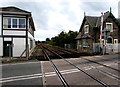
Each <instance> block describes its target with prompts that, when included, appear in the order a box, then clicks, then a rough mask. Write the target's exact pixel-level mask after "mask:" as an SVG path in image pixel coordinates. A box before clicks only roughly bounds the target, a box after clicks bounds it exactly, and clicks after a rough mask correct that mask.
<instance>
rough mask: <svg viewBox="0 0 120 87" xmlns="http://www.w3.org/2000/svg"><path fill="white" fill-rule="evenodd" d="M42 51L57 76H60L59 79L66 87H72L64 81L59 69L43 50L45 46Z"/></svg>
mask: <svg viewBox="0 0 120 87" xmlns="http://www.w3.org/2000/svg"><path fill="white" fill-rule="evenodd" d="M41 49H42V51H43V52H44V54H45V56H46V58H48V60H49V61H50V64H51V66H52V68H53V70H54V71H55V72H56V74H57V75H58V77H59V79H60V80H61V82H62V84H63V86H64V87H70V86H69V84H68V83H67V82H66V80H65V79H64V77H63V76H62V74H61V73H60V71H59V69H58V68H57V67H56V65H55V64H54V63H53V61H52V60H51V59H50V58H49V56H48V55H47V52H46V51H45V50H44V49H43V46H41Z"/></svg>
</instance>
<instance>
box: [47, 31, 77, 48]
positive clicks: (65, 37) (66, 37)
mask: <svg viewBox="0 0 120 87" xmlns="http://www.w3.org/2000/svg"><path fill="white" fill-rule="evenodd" d="M77 35H78V32H77V31H75V32H74V31H71V30H70V31H69V32H68V33H66V32H64V31H62V32H61V33H60V34H58V36H55V37H52V38H51V39H50V38H46V41H45V43H46V44H50V45H53V46H60V47H64V44H76V40H75V38H76V36H77Z"/></svg>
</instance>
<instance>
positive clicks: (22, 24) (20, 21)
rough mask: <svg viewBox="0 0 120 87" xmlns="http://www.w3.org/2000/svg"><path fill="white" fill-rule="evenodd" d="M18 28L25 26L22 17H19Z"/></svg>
mask: <svg viewBox="0 0 120 87" xmlns="http://www.w3.org/2000/svg"><path fill="white" fill-rule="evenodd" d="M19 28H25V19H24V18H21V19H19Z"/></svg>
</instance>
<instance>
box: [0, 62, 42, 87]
mask: <svg viewBox="0 0 120 87" xmlns="http://www.w3.org/2000/svg"><path fill="white" fill-rule="evenodd" d="M1 67H2V78H1V79H0V82H1V84H2V86H4V87H7V86H11V85H13V86H19V85H21V87H22V86H24V85H27V86H34V85H43V84H42V74H41V63H40V62H39V61H38V62H25V63H15V64H3V65H1Z"/></svg>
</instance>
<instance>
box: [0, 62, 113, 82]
mask: <svg viewBox="0 0 120 87" xmlns="http://www.w3.org/2000/svg"><path fill="white" fill-rule="evenodd" d="M111 65H113V64H111ZM101 67H103V66H97V67H94V66H86V67H83V69H84V70H86V71H87V70H91V69H95V68H101ZM60 72H61V74H70V73H76V72H79V70H78V69H69V70H62V71H60ZM55 75H56V73H55V72H47V73H45V77H49V76H55ZM40 77H42V73H38V74H31V75H23V76H14V77H8V78H1V79H0V83H5V82H11V81H18V80H26V79H34V78H40Z"/></svg>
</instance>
